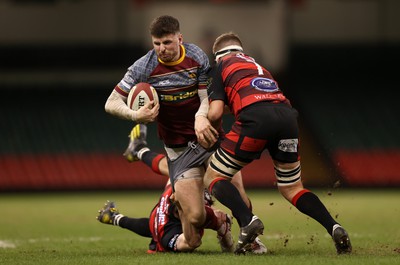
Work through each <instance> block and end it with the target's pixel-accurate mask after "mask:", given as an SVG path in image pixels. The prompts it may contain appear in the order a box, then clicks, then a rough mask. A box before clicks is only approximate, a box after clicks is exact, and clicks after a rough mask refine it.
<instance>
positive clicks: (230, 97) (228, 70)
mask: <svg viewBox="0 0 400 265" xmlns="http://www.w3.org/2000/svg"><path fill="white" fill-rule="evenodd" d="M211 76H212V79H211V80H212V81H211V84H210V86H209V88H208V95H209V99H210V100H211V101H212V100H223V101H224V102H225V104H226V105H227V106H229V107H230V109H231V112H232V113H233V114H234V115H235V116H237V114H238V113H239V112H240V111H241V110H242V109H243V108H244V107H246V106H249V105H251V104H253V103H256V102H260V101H268V102H272V103H278V102H285V103H287V104H290V103H289V100H287V99H286V97H285V96H284V95H283V93H282V91H281V90H280V89H279V86H278V83H277V82H276V81H275V80H274V78H273V77H272V75H271V74H270V72H268V71H267V70H266V69H265V68H264V67H262V66H261V65H259V64H258V63H257V62H256V61H255V60H254V59H253V58H252V57H250V56H247V55H244V54H242V53H237V54H232V55H228V56H225V57H223V58H222V60H221V61H220V62H219V63H218V65H217V66H216V67H215V68H214V69H213V71H212V74H211Z"/></svg>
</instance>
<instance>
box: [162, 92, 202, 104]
mask: <svg viewBox="0 0 400 265" xmlns="http://www.w3.org/2000/svg"><path fill="white" fill-rule="evenodd" d="M195 96H197V90H193V91H186V92H178V93H174V94H169V95H160V99H161V101H164V102H181V101H184V100H186V99H188V98H193V97H195Z"/></svg>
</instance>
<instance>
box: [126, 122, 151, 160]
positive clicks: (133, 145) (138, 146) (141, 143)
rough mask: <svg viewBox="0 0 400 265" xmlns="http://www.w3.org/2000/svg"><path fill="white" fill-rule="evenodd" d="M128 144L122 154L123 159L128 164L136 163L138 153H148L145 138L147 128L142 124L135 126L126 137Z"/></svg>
mask: <svg viewBox="0 0 400 265" xmlns="http://www.w3.org/2000/svg"><path fill="white" fill-rule="evenodd" d="M128 137H129V144H128V147H127V148H126V150H125V152H124V157H125V158H126V160H128V161H129V162H134V161H138V160H140V159H139V156H140V155H139V152H143V151H148V150H149V148H148V147H147V142H146V137H147V126H146V125H144V124H137V125H136V126H135V127H133V128H132V131H131V133H130V134H129V135H128Z"/></svg>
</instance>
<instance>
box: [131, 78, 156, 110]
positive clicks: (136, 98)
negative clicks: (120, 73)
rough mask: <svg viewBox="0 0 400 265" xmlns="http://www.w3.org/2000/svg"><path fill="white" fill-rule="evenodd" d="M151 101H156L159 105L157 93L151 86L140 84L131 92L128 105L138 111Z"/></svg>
mask: <svg viewBox="0 0 400 265" xmlns="http://www.w3.org/2000/svg"><path fill="white" fill-rule="evenodd" d="M149 101H154V104H157V103H158V95H157V91H156V89H155V88H154V87H152V86H151V85H150V84H148V83H138V84H136V85H135V86H134V87H132V89H131V91H129V94H128V100H127V105H128V107H129V108H130V109H132V110H138V109H140V108H141V107H143V106H144V105H146V104H147V103H148V102H149ZM151 107H153V106H151Z"/></svg>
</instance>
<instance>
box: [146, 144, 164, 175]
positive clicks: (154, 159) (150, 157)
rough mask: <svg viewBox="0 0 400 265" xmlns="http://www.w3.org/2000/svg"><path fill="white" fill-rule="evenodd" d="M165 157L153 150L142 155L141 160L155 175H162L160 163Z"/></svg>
mask: <svg viewBox="0 0 400 265" xmlns="http://www.w3.org/2000/svg"><path fill="white" fill-rule="evenodd" d="M164 157H165V155H163V154H159V153H156V152H153V151H151V150H149V151H147V152H145V153H143V154H142V158H141V160H142V161H143V163H145V164H146V165H148V166H149V167H150V168H151V169H152V170H153V171H154V172H155V173H157V174H161V172H160V169H159V168H158V163H160V160H161V159H162V158H164Z"/></svg>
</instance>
